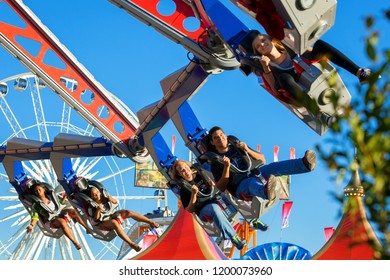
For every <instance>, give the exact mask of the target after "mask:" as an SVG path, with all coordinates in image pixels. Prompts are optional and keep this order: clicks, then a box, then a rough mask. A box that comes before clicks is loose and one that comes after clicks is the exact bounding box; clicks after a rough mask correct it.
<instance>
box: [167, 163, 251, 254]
mask: <svg viewBox="0 0 390 280" xmlns="http://www.w3.org/2000/svg"><path fill="white" fill-rule="evenodd" d="M229 166H230V162H229V161H226V164H225V165H224V167H223V171H222V173H226V174H228V172H229ZM208 173H209V172H208V171H206V170H204V169H203V168H201V167H200V166H197V165H191V163H189V162H187V161H184V160H176V161H175V163H174V164H173V165H172V167H171V176H172V179H173V180H174V181H175V183H176V184H177V185H178V187H179V188H180V200H181V202H182V205H183V207H184V209H185V210H187V211H188V212H190V213H195V214H196V215H197V216H198V217H199V218H200V220H201V221H203V222H211V221H213V222H214V224H215V226H216V227H217V228H218V229H219V230H220V232H221V234H222V238H223V239H224V240H228V239H229V240H231V242H232V243H233V244H234V246H236V248H237V249H239V250H241V249H242V248H243V247H244V246H245V243H246V241H245V240H244V241H242V240H241V239H240V237H239V236H238V234H237V232H236V231H235V230H234V228H233V226H232V225H231V224H230V222H229V220H228V218H227V217H226V216H225V214H224V213H223V211H222V209H221V206H220V205H219V202H218V199H217V198H216V196H219V199H223V201H222V204H228V203H229V202H228V200H227V199H226V198H224V197H222V196H221V195H220V194H217V193H215V191H214V192H213V190H214V186H215V182H214V181H213V179H212V175H211V174H208ZM217 184H218V183H217Z"/></svg>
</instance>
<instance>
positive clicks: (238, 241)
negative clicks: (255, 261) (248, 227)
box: [230, 234, 246, 250]
mask: <svg viewBox="0 0 390 280" xmlns="http://www.w3.org/2000/svg"><path fill="white" fill-rule="evenodd" d="M230 240H231V241H232V243H233V245H234V246H236V248H237V249H238V250H242V249H243V248H244V246H245V244H246V240H241V239H240V237H239V236H238V234H236V235H235V236H233V237H232V239H230Z"/></svg>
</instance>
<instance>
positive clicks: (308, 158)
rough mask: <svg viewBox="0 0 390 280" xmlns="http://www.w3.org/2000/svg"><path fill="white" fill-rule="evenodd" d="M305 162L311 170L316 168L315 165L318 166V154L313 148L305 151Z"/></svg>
mask: <svg viewBox="0 0 390 280" xmlns="http://www.w3.org/2000/svg"><path fill="white" fill-rule="evenodd" d="M302 160H303V164H305V166H306V167H307V169H309V170H310V171H313V170H314V167H315V166H316V162H317V155H316V152H314V151H312V150H307V151H306V152H305V156H304V157H303V159H302Z"/></svg>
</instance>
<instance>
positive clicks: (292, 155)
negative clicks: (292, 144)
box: [290, 148, 295, 159]
mask: <svg viewBox="0 0 390 280" xmlns="http://www.w3.org/2000/svg"><path fill="white" fill-rule="evenodd" d="M290 159H295V148H290Z"/></svg>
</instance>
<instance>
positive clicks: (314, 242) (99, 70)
mask: <svg viewBox="0 0 390 280" xmlns="http://www.w3.org/2000/svg"><path fill="white" fill-rule="evenodd" d="M222 2H223V3H225V4H226V5H227V6H228V7H231V8H232V11H233V12H234V13H235V14H236V15H237V16H238V17H239V18H240V19H241V20H242V21H243V22H244V23H245V24H247V25H248V27H250V28H251V29H260V30H261V29H262V28H261V26H260V25H259V24H258V23H257V22H255V21H254V20H253V19H251V18H250V17H249V16H247V15H245V14H243V13H242V12H241V11H239V10H238V9H236V8H235V7H234V6H233V5H232V4H231V3H230V2H228V1H227V0H225V1H222ZM24 3H25V4H26V5H27V6H28V7H30V9H31V10H32V11H33V12H34V13H35V14H36V15H37V16H38V17H39V18H40V19H41V21H42V22H43V23H44V24H45V25H46V26H47V27H48V28H49V29H50V30H51V31H52V32H53V34H54V35H55V36H56V37H57V38H58V39H59V40H60V41H61V42H62V43H63V44H64V45H65V46H66V47H67V48H68V49H69V50H70V51H71V52H72V53H73V55H74V56H75V57H76V58H77V59H78V60H79V61H80V62H81V63H82V64H83V65H84V66H85V67H86V68H87V69H88V70H89V72H91V73H92V75H93V76H94V77H95V78H96V79H97V80H98V81H99V82H100V83H101V84H102V85H103V86H104V87H105V88H106V89H107V90H109V91H110V92H112V93H114V94H115V95H116V96H117V97H118V98H119V99H121V100H122V101H123V102H124V103H125V104H126V105H127V106H128V107H129V108H130V109H131V110H132V111H133V112H134V113H136V112H137V111H138V110H140V109H141V108H142V107H144V106H146V105H148V104H150V103H152V102H155V101H157V100H159V99H160V98H161V97H162V91H161V88H160V80H162V79H163V78H165V77H166V76H168V75H169V74H171V73H172V72H175V71H176V70H178V69H180V68H182V67H183V66H186V65H187V64H188V59H187V55H186V54H187V51H186V50H185V49H184V48H183V47H182V46H180V45H177V44H175V43H173V42H172V41H170V40H169V39H167V38H166V37H163V36H162V35H160V34H159V33H158V32H157V31H155V30H154V29H153V28H151V27H148V26H146V25H144V24H143V23H141V22H139V21H137V20H136V19H135V18H132V17H131V16H130V15H128V14H127V13H125V11H123V10H120V9H119V8H117V7H116V6H114V5H112V4H111V3H110V2H109V1H92V0H84V1H79V0H67V1H46V2H45V4H42V3H41V2H39V1H32V0H25V1H24ZM386 8H387V9H388V8H389V5H388V1H385V0H376V1H371V2H369V1H363V0H356V1H339V2H338V4H337V12H336V21H335V25H334V26H333V27H332V28H331V29H330V30H329V31H328V32H327V33H326V34H325V35H324V36H323V37H322V39H324V40H326V41H327V42H329V43H331V44H332V45H334V46H335V47H337V48H338V49H340V50H341V51H342V52H344V53H345V54H347V55H348V56H349V57H350V58H351V59H352V60H354V61H355V62H356V63H357V64H358V65H361V66H367V67H372V65H369V62H368V60H367V58H366V56H365V49H364V38H365V36H366V31H365V27H364V17H365V16H368V15H374V16H376V17H378V22H377V25H376V26H375V29H377V30H379V31H380V42H379V43H380V46H381V48H382V49H383V48H388V47H389V45H390V44H389V38H390V35H389V33H388V32H389V31H388V30H390V28H389V24H388V22H386V21H385V19H384V17H383V14H382V12H383V11H384V10H385V9H386ZM0 20H1V18H0ZM22 72H26V70H25V69H24V68H23V66H21V64H20V63H19V62H18V61H16V60H15V59H13V58H12V57H11V56H10V55H8V53H7V52H6V51H4V49H0V80H1V79H3V78H6V77H9V76H12V75H15V74H18V73H22ZM339 73H340V75H341V77H342V79H343V81H344V83H345V84H346V86H347V87H348V89H349V90H350V93H351V95H352V98H354V93H356V86H357V79H356V77H354V76H352V75H350V74H349V73H347V72H346V71H345V70H340V71H339ZM190 104H191V106H192V108H193V109H194V111H195V112H196V114H197V116H198V118H199V120H200V122H201V123H202V124H203V125H204V126H205V127H206V128H210V127H212V126H214V125H219V126H221V127H222V128H224V130H225V132H226V133H227V134H233V135H236V136H238V137H239V138H240V139H241V140H242V141H244V142H246V143H247V144H248V145H249V146H252V147H254V148H256V146H257V145H258V144H260V145H261V150H262V152H263V153H264V154H265V156H266V158H267V160H268V161H269V162H271V161H272V160H273V147H274V146H275V145H278V146H279V147H280V153H279V160H283V159H287V158H288V157H289V148H290V147H294V148H295V149H296V154H297V157H300V156H302V155H303V154H304V152H305V150H307V149H314V146H315V145H316V144H321V143H324V141H325V139H326V138H327V135H328V134H325V135H323V136H322V137H321V136H319V135H317V134H316V133H314V132H313V131H312V130H311V129H309V128H308V127H307V126H306V125H305V124H304V123H303V122H301V121H300V120H299V119H298V118H296V117H295V116H294V115H293V114H292V113H291V112H290V111H288V110H287V109H286V108H285V107H284V106H282V105H281V104H280V103H279V102H278V101H277V100H275V99H274V98H273V97H271V96H270V95H269V94H268V93H267V92H266V91H265V90H263V89H262V88H260V87H259V85H258V84H257V80H256V78H255V77H254V76H252V75H251V76H249V77H246V76H244V75H243V74H242V73H241V72H240V71H239V70H232V71H224V72H223V73H221V74H218V75H214V76H211V77H209V79H208V82H207V83H206V84H205V85H204V86H203V87H202V88H201V89H200V90H199V92H198V93H197V94H196V95H195V96H194V97H193V98H192V99H191V101H190ZM215 105H217V106H215ZM3 122H5V120H4V118H3V116H1V117H0V123H1V124H3ZM1 127H3V125H1ZM162 134H163V135H164V136H165V139H166V140H167V142H168V144H169V145H170V140H171V136H172V135H177V136H178V142H177V145H176V149H175V154H176V155H177V156H178V157H179V158H188V150H187V149H186V147H185V146H184V145H183V142H182V141H181V140H180V139H179V134H178V133H177V132H176V130H175V129H174V127H173V125H172V124H170V123H168V125H167V126H166V127H165V128H164V129H163V131H162ZM8 136H9V135H5V134H4V132H2V135H1V141H3V140H4V139H6V137H8ZM129 164H132V162H129ZM126 176H128V177H126V180H128V181H127V183H128V186H127V187H128V189H127V194H130V195H131V194H134V195H150V194H152V193H153V191H152V190H145V189H135V188H133V173H131V174H128V175H126ZM330 177H331V176H330V174H329V173H328V171H327V170H326V169H325V165H324V163H322V162H318V165H317V167H316V169H315V171H314V172H312V173H308V174H304V175H296V176H293V177H292V185H291V197H290V198H291V200H292V201H293V202H294V204H293V208H292V211H291V215H290V226H289V228H287V229H284V230H283V232H282V235H281V231H280V223H281V207H282V204H281V203H280V204H279V205H278V206H276V207H274V208H273V209H272V210H271V211H270V212H268V213H267V214H266V215H265V216H264V217H263V221H264V222H266V223H267V224H269V225H270V227H271V229H270V230H269V231H267V232H265V233H262V232H258V235H257V240H258V243H267V242H272V241H280V238H282V241H284V242H289V243H294V244H297V245H299V246H302V247H304V248H306V249H308V250H309V251H310V252H311V253H312V254H314V253H316V252H317V251H318V250H319V249H320V248H321V247H322V246H323V245H324V242H325V237H324V230H323V229H324V228H325V227H330V226H333V227H337V224H338V222H339V219H340V217H341V216H340V214H341V205H340V204H339V203H338V202H336V201H335V200H334V198H333V196H332V194H331V193H334V192H337V193H340V192H341V191H342V189H343V187H344V186H345V183H344V184H341V185H337V184H336V183H335V182H334V181H333V180H331V179H330ZM348 179H349V175H348ZM0 185H1V188H2V189H3V190H4V189H5V188H6V189H8V188H9V186H8V185H7V184H5V183H4V182H0ZM3 190H2V191H1V193H3ZM0 203H1V202H0ZM1 205H3V204H0V206H1ZM127 205H128V207H129V208H131V209H132V210H135V211H138V212H141V213H146V212H150V211H151V210H152V209H153V208H154V207H155V203H154V202H150V201H135V202H132V201H130V202H129V203H128V204H127ZM169 205H170V208H171V209H172V210H174V211H176V198H175V197H174V196H173V195H172V194H170V196H169ZM2 208H3V207H1V209H2ZM0 211H3V210H0ZM3 215H4V212H3V214H2V216H3ZM3 227H4V225H3V224H0V229H1V230H0V232H4V231H8V229H7V228H3ZM1 236H2V235H1V234H0V239H1V240H2V241H4V239H3V237H1Z"/></svg>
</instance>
